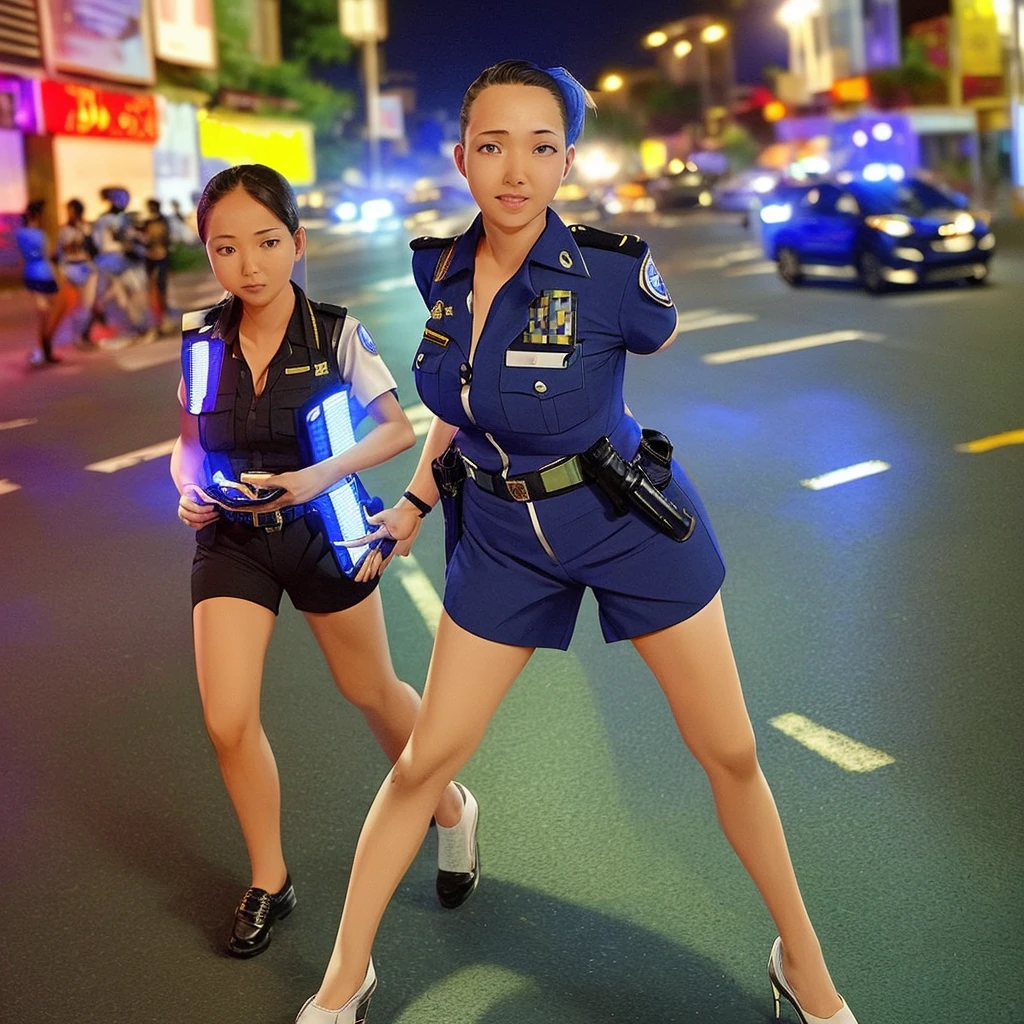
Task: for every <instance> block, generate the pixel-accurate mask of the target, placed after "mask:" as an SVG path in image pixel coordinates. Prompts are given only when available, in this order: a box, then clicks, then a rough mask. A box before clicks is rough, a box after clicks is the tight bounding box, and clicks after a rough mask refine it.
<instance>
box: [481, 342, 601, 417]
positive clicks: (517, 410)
mask: <svg viewBox="0 0 1024 1024" xmlns="http://www.w3.org/2000/svg"><path fill="white" fill-rule="evenodd" d="M500 386H501V405H502V409H503V410H504V412H505V417H506V419H507V420H508V425H509V428H510V429H511V430H514V431H516V432H517V433H523V434H558V433H561V432H563V431H565V430H571V429H572V428H573V427H576V426H578V425H579V424H580V423H582V422H583V421H584V420H585V419H586V418H587V417H588V416H589V415H590V400H589V398H588V396H587V389H586V378H585V376H584V371H583V352H582V344H577V345H575V346H574V350H573V354H572V356H571V358H570V360H569V364H568V365H567V366H555V367H551V366H509V365H508V361H507V360H506V361H503V363H502V366H501V377H500Z"/></svg>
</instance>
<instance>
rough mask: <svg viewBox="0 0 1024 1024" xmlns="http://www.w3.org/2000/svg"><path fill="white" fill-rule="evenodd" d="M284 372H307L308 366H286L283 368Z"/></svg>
mask: <svg viewBox="0 0 1024 1024" xmlns="http://www.w3.org/2000/svg"><path fill="white" fill-rule="evenodd" d="M284 372H285V373H286V374H290V373H309V367H308V366H286V367H285V368H284Z"/></svg>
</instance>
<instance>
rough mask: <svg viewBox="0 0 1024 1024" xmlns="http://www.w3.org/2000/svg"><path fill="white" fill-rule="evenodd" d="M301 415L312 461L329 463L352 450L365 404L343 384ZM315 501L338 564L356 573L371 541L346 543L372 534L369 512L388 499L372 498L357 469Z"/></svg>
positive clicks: (311, 403) (320, 395)
mask: <svg viewBox="0 0 1024 1024" xmlns="http://www.w3.org/2000/svg"><path fill="white" fill-rule="evenodd" d="M299 417H300V427H301V429H300V431H299V433H300V435H301V438H302V441H303V443H304V445H305V446H306V449H307V454H308V456H309V459H310V461H311V462H323V461H324V460H325V459H329V458H331V457H332V456H335V455H340V454H341V453H342V452H346V451H348V450H349V449H350V448H351V447H352V446H353V445H354V444H355V443H356V435H355V424H354V421H355V420H356V418H357V417H358V418H361V417H362V409H361V408H360V407H359V406H358V405H357V403H356V402H355V400H354V399H353V398H352V395H351V389H350V387H349V385H348V384H341V385H339V386H338V387H336V388H332V389H331V390H330V391H328V392H326V393H324V392H319V393H318V394H316V395H314V396H313V398H312V399H311V400H310V401H309V402H307V403H306V405H305V406H303V408H302V409H301V410H300V411H299ZM310 504H311V505H313V506H314V508H316V510H317V512H318V513H319V514H320V519H321V522H322V523H323V527H324V532H325V533H326V534H327V539H328V540H329V541H330V542H331V547H332V548H333V550H334V555H335V557H336V558H337V560H338V567H339V568H340V569H341V571H342V572H344V573H346V574H347V575H350V576H351V575H354V574H355V572H356V571H357V570H358V568H359V564H360V563H361V562H362V560H363V559H364V558H365V557H366V555H367V554H369V552H370V545H369V544H362V545H360V546H359V547H355V548H346V547H344V546H343V542H344V541H347V540H355V539H356V538H358V537H363V536H365V535H366V534H368V533H372V532H373V531H374V530H375V529H376V527H375V526H373V524H371V523H369V522H367V516H368V515H373V514H374V513H376V512H379V511H380V510H381V509H382V508H383V507H384V503H383V502H382V501H381V500H380V498H371V497H370V495H369V494H368V493H367V491H366V488H365V487H363V485H362V483H361V481H360V480H359V477H357V476H356V475H355V474H352V475H351V476H347V477H345V478H344V479H342V480H340V481H338V483H336V484H335V485H334V486H333V487H332V488H331V489H330V490H329V491H327V493H326V494H321V495H320V497H319V498H315V499H314V500H313V501H312V502H310ZM389 544H391V542H389ZM391 546H393V544H391ZM385 554H386V552H385Z"/></svg>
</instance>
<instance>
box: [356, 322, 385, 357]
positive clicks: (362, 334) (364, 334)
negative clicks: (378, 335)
mask: <svg viewBox="0 0 1024 1024" xmlns="http://www.w3.org/2000/svg"><path fill="white" fill-rule="evenodd" d="M356 334H358V335H359V343H360V344H361V345H362V346H363V348H365V349H366V351H367V352H369V353H370V355H371V356H376V355H379V354H380V353H379V352H378V351H377V346H376V345H374V343H373V338H371V337H370V332H369V331H368V330H367V329H366V328H365V327H364V326H363V325H362V324H360V325H359V326H358V327H357V328H356Z"/></svg>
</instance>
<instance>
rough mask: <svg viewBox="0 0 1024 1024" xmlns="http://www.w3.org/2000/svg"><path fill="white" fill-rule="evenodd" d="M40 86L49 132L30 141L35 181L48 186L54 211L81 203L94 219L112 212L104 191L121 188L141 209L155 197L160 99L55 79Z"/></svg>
mask: <svg viewBox="0 0 1024 1024" xmlns="http://www.w3.org/2000/svg"><path fill="white" fill-rule="evenodd" d="M39 87H40V111H41V120H42V130H43V132H44V133H45V134H44V135H43V136H39V137H35V138H30V139H29V140H28V141H29V159H30V166H31V168H32V178H33V180H34V181H40V182H46V183H47V184H48V189H47V194H46V196H45V198H47V199H49V200H50V201H51V204H52V206H53V208H54V209H55V210H59V211H62V210H63V207H64V204H65V203H66V202H67V201H68V200H69V199H72V198H77V199H81V201H82V202H83V203H84V204H85V215H86V219H88V220H94V219H95V218H96V217H97V216H99V214H100V213H102V212H103V210H104V209H106V205H105V203H103V201H102V200H101V199H100V197H99V192H100V190H101V189H103V188H106V187H108V186H112V185H116V186H120V187H123V188H126V189H127V190H128V191H129V193H130V194H131V197H132V202H131V208H132V209H140V208H141V207H142V204H143V203H144V202H145V200H146V199H148V198H150V197H151V196H152V195H153V194H154V175H153V162H154V159H153V154H154V145H155V143H156V140H157V135H158V122H157V109H156V101H155V99H154V97H152V96H149V95H141V94H136V95H132V94H128V93H119V92H112V91H108V90H106V89H96V88H93V87H92V86H86V85H75V84H69V83H63V82H52V81H43V82H41V83H40V86H39Z"/></svg>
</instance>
